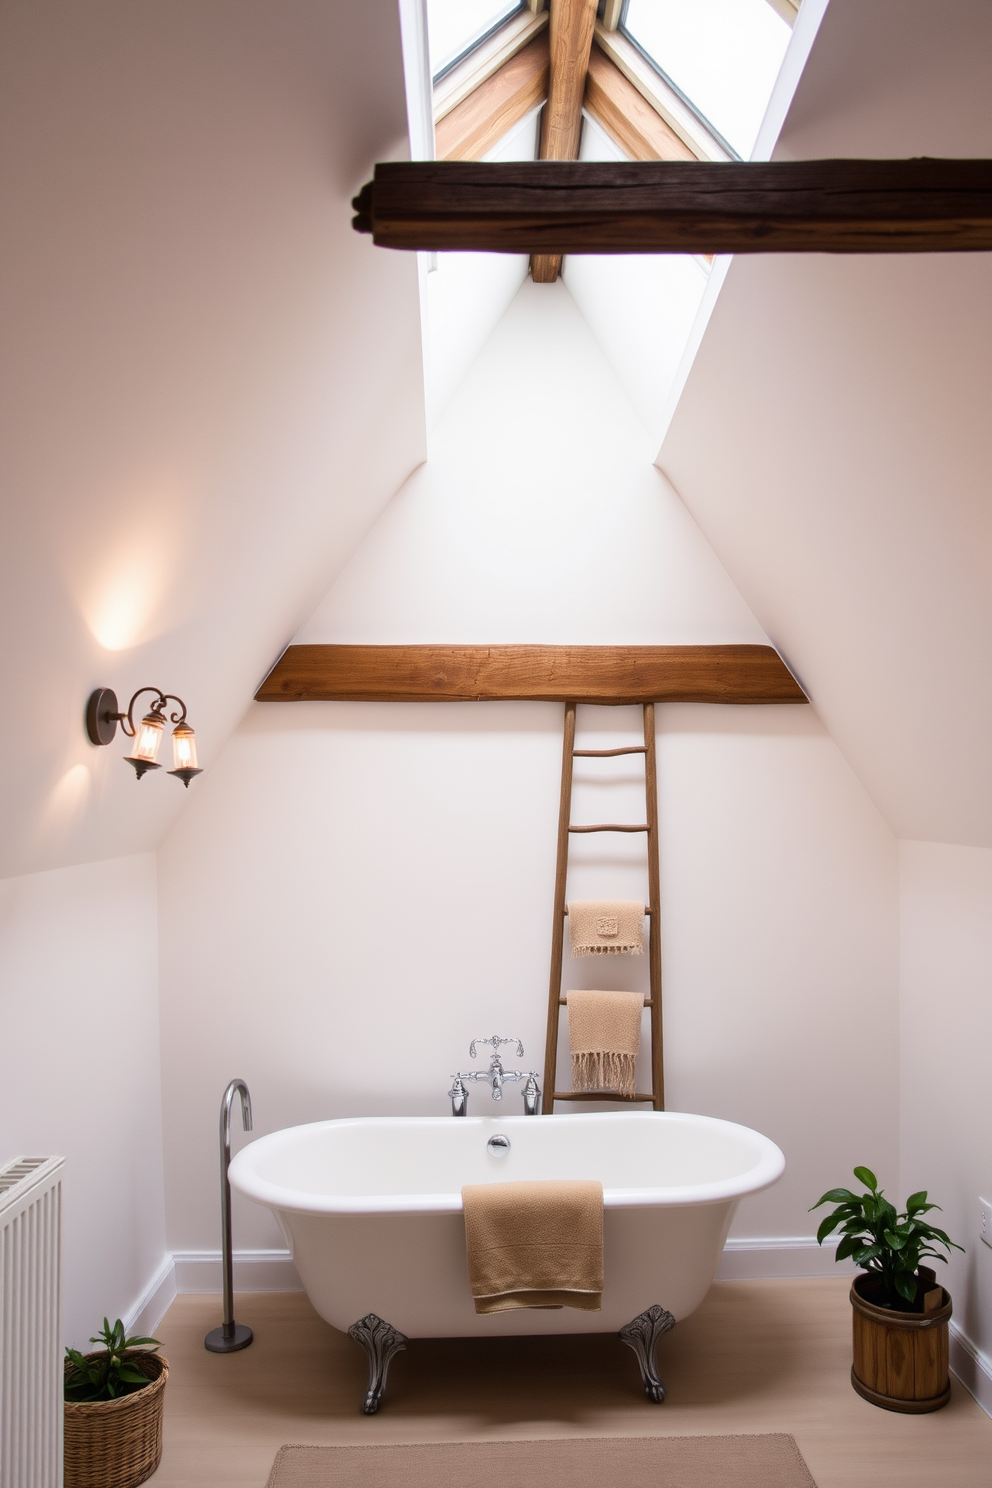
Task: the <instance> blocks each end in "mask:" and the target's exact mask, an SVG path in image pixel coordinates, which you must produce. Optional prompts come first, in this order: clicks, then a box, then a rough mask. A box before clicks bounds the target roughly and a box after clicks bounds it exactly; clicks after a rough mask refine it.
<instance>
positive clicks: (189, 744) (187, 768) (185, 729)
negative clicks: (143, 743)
mask: <svg viewBox="0 0 992 1488" xmlns="http://www.w3.org/2000/svg"><path fill="white" fill-rule="evenodd" d="M172 765H173V768H172V769H171V770H170V771H169V774H170V775H178V776H179V779H180V780H181V781H182V783H183V785H184V786H185V787H186V789H187V790H189V783H190V781H191V780H192V779H193V776H194V775H199V774H200V771H199V769H198V768H197V764H196V735H195V734H194V732H193V730H192V729H191V728H190V726H189V724H188V723H185V722H183V723H177V724H176V726H175V728H174V729H173V730H172Z"/></svg>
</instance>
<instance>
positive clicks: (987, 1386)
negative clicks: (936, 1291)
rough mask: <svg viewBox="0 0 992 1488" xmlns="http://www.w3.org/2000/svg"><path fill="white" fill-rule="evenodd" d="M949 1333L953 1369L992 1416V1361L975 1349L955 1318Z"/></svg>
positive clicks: (970, 1392) (952, 1320)
mask: <svg viewBox="0 0 992 1488" xmlns="http://www.w3.org/2000/svg"><path fill="white" fill-rule="evenodd" d="M949 1332H950V1340H949V1341H950V1354H951V1369H952V1370H953V1371H954V1373H955V1374H956V1375H957V1377H958V1379H959V1380H960V1381H961V1383H962V1384H963V1385H964V1387H965V1389H966V1390H967V1391H968V1392H969V1394H971V1395H974V1397H975V1399H976V1400H977V1401H978V1404H979V1405H980V1406H981V1407H982V1410H983V1411H984V1412H985V1414H986V1415H987V1416H992V1359H989V1358H988V1356H987V1355H986V1354H983V1353H982V1351H981V1349H979V1348H976V1347H975V1345H974V1344H973V1343H972V1341H971V1339H970V1338H969V1337H968V1335H967V1333H964V1332H962V1330H961V1328H960V1326H959V1325H958V1324H957V1323H956V1322H955V1321H954V1319H953V1318H952V1319H951V1322H950V1326H949Z"/></svg>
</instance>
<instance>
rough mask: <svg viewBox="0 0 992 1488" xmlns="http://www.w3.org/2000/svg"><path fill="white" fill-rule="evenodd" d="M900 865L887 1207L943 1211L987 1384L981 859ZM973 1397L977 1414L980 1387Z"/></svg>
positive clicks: (988, 1000)
mask: <svg viewBox="0 0 992 1488" xmlns="http://www.w3.org/2000/svg"><path fill="white" fill-rule="evenodd" d="M900 859H901V901H902V905H901V925H902V929H901V960H902V969H901V980H902V1019H901V1045H902V1056H901V1128H902V1163H901V1169H900V1175H901V1176H900V1183H899V1190H900V1192H899V1198H900V1200H904V1199H905V1197H906V1195H907V1194H909V1193H912V1192H913V1191H914V1190H916V1189H919V1188H925V1189H927V1190H928V1191H929V1192H930V1195H931V1198H933V1199H934V1200H935V1201H936V1202H937V1203H939V1204H940V1205H941V1206H942V1208H943V1211H944V1213H943V1216H940V1215H935V1216H933V1218H934V1220H935V1222H936V1223H937V1224H939V1225H940V1226H941V1227H942V1228H943V1229H945V1230H946V1231H947V1233H948V1234H949V1235H950V1236H951V1239H952V1240H956V1241H957V1242H958V1244H960V1245H963V1246H964V1247H965V1248H966V1252H967V1254H966V1255H964V1256H961V1255H959V1254H958V1253H957V1252H955V1253H954V1257H953V1260H952V1261H951V1262H950V1264H949V1266H948V1268H947V1276H946V1278H945V1277H944V1276H943V1274H942V1277H941V1279H942V1280H944V1279H946V1284H947V1286H948V1288H949V1289H950V1291H951V1294H952V1297H953V1299H954V1316H955V1320H956V1323H957V1325H958V1326H959V1327H960V1328H961V1329H962V1330H963V1332H964V1333H965V1335H966V1337H967V1338H968V1339H970V1340H971V1342H972V1344H973V1345H974V1347H975V1349H976V1350H977V1351H978V1352H979V1354H980V1356H981V1357H982V1358H983V1362H984V1368H985V1371H986V1373H987V1374H988V1375H992V1250H990V1249H989V1247H988V1246H987V1245H984V1244H983V1243H982V1242H981V1240H980V1239H979V1222H978V1200H979V1197H981V1198H985V1199H988V1200H990V1201H992V1103H990V1100H989V1089H990V1084H989V1051H990V1049H992V851H990V850H989V849H987V848H976V847H959V846H949V845H947V844H944V843H935V842H904V843H902V845H901V850H900ZM893 1186H894V1185H893ZM937 1269H938V1270H939V1271H941V1273H943V1270H944V1268H943V1267H940V1266H938V1268H937ZM982 1394H983V1398H984V1400H985V1403H986V1406H987V1408H988V1406H990V1405H992V1381H990V1380H986V1381H985V1384H984V1388H983V1390H982Z"/></svg>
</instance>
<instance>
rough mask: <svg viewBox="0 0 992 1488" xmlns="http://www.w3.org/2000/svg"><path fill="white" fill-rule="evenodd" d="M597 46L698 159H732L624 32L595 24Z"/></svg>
mask: <svg viewBox="0 0 992 1488" xmlns="http://www.w3.org/2000/svg"><path fill="white" fill-rule="evenodd" d="M596 45H597V46H598V47H601V48H602V50H603V51H604V52H605V53H606V55H607V56H608V57H609V59H610V61H611V62H613V63H615V64H616V66H617V67H619V69H620V71H621V72H622V73H623V75H624V77H625V78H627V79H629V81H630V82H632V83H633V85H634V87H635V88H636V89H637V91H638V92H639V93H640V94H642V95H643V97H644V98H646V99H647V101H648V103H649V104H650V105H651V107H652V108H653V109H654V110H655V112H656V113H659V114H660V115H661V117H662V118H663V119H664V120H665V123H666V124H668V125H669V126H670V127H671V128H672V129H674V131H675V133H676V134H677V135H678V136H679V137H680V139H682V140H684V141H685V143H686V144H687V145H688V146H689V149H690V150H691V151H692V153H693V155H694V156H695V157H696V159H697V160H730V159H731V156H730V155H728V153H727V151H726V149H725V148H724V146H723V145H722V144H721V142H720V141H719V140H718V139H717V137H716V135H714V134H713V133H711V131H710V130H709V129H707V128H706V125H705V124H704V123H703V122H702V120H701V119H700V118H698V117H697V115H696V114H694V113H693V111H692V109H691V108H689V106H688V105H687V104H686V103H685V102H684V101H683V99H681V98H680V97H679V95H678V94H677V93H676V91H675V89H674V88H671V87H669V85H668V83H666V81H665V79H664V78H663V77H662V76H661V74H660V73H659V72H657V71H656V70H655V68H653V67H652V66H651V63H650V62H649V61H648V60H647V58H646V57H644V56H643V54H642V53H641V52H639V51H638V50H637V48H636V47H635V46H634V45H633V43H632V42H629V41H628V40H627V38H626V36H624V35H623V34H622V33H621V32H618V31H609V30H607V28H606V27H605V26H604V25H602V24H601V23H600V22H599V21H597V22H596Z"/></svg>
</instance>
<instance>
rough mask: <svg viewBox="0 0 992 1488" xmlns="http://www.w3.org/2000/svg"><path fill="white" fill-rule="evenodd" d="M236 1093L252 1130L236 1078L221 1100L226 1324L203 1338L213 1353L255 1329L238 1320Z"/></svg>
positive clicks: (240, 1342) (240, 1344)
mask: <svg viewBox="0 0 992 1488" xmlns="http://www.w3.org/2000/svg"><path fill="white" fill-rule="evenodd" d="M235 1093H237V1094H238V1095H240V1097H241V1125H242V1126H243V1127H244V1129H245V1131H246V1132H248V1131H251V1096H250V1095H249V1093H248V1086H247V1085H246V1084H245V1082H244V1080H232V1081H231V1083H230V1085H228V1087H227V1089H226V1090H225V1091H224V1099H223V1100H222V1101H221V1103H220V1231H221V1244H222V1246H223V1252H224V1254H223V1261H224V1324H223V1327H220V1328H211V1330H210V1332H209V1333H208V1334H207V1336H206V1338H205V1339H204V1340H203V1346H204V1348H208V1349H209V1350H210V1352H211V1353H212V1354H233V1353H234V1352H235V1351H236V1350H237V1349H243V1348H247V1347H248V1345H249V1344H250V1343H251V1340H252V1331H251V1329H250V1328H248V1327H246V1326H245V1324H244V1323H236V1322H235V1321H234V1257H233V1254H232V1248H231V1185H230V1183H229V1182H228V1178H227V1170H228V1168H229V1167H230V1165H231V1107H232V1105H233V1104H234V1096H235Z"/></svg>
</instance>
